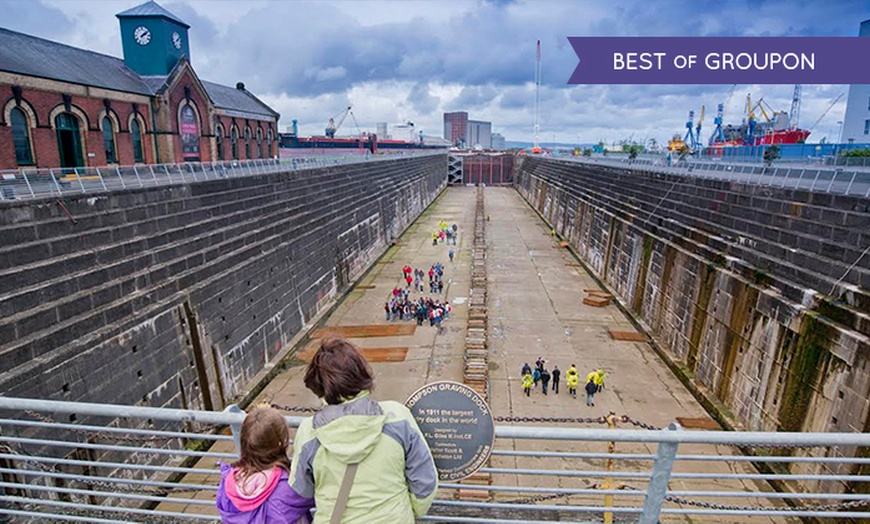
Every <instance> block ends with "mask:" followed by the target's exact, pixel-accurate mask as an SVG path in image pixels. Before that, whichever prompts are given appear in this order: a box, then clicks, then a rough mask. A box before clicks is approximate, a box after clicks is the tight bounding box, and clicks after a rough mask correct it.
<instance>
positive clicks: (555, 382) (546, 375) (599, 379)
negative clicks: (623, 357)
mask: <svg viewBox="0 0 870 524" xmlns="http://www.w3.org/2000/svg"><path fill="white" fill-rule="evenodd" d="M521 375H522V377H523V392H524V393H525V394H526V396H527V397H528V396H531V393H532V388H533V387H537V386H538V383H539V382H540V383H541V391H542V392H543V393H544V395H546V394H547V391H548V390H549V389H551V388H550V381H551V380H552V391H553V392H554V393H556V394H557V395H558V394H559V379H560V378H561V376H562V371H561V370H559V366H553V371H552V372H550V371H548V370H547V367H546V361H545V360H544V359H543V358H542V357H538V360H536V361H535V367H534V369H532V367H531V366H529V363H528V362H526V363H524V364H523V368H522V370H521ZM605 375H606V373H605V372H604V370H602V369H601V368H598V369H593V370H592V371H590V372H589V374H587V375H586V386H585V389H586V405H587V406H594V405H595V394H596V393H598V392H599V391H601V390H602V389H604V377H605ZM565 382H566V384H567V385H568V394H569V395H571V397H572V398H577V386H578V385H579V384H580V372H579V371H577V366H576V365H574V364H573V363H572V364H571V367H569V368H568V370H567V371H566V372H565Z"/></svg>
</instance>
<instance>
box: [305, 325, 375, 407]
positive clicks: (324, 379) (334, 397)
mask: <svg viewBox="0 0 870 524" xmlns="http://www.w3.org/2000/svg"><path fill="white" fill-rule="evenodd" d="M305 387H307V388H308V389H310V390H311V391H312V392H313V393H314V394H315V395H317V396H318V397H320V398H322V399H324V400H326V403H327V404H341V403H342V402H343V401H345V400H347V399H349V398H352V397H354V396H356V395H358V394H359V393H360V392H361V391H364V390H371V389H373V388H374V379H373V376H372V368H371V367H369V363H368V362H366V359H365V358H364V357H363V356H362V354H361V353H360V352H359V349H357V348H356V346H354V345H353V344H351V343H350V342H348V341H347V340H345V339H343V338H327V339H324V340H323V341H322V342H321V343H320V349H318V350H317V353H315V354H314V358H312V359H311V363H310V364H308V369H306V370H305Z"/></svg>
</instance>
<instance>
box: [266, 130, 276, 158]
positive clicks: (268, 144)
mask: <svg viewBox="0 0 870 524" xmlns="http://www.w3.org/2000/svg"><path fill="white" fill-rule="evenodd" d="M266 149H267V150H268V151H269V158H272V155H274V153H273V152H272V128H271V127H270V128H269V134H267V135H266Z"/></svg>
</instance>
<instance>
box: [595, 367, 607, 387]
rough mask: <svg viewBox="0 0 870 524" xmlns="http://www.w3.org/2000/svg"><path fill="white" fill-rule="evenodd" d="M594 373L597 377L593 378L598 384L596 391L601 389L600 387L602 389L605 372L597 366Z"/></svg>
mask: <svg viewBox="0 0 870 524" xmlns="http://www.w3.org/2000/svg"><path fill="white" fill-rule="evenodd" d="M595 374H596V375H597V378H596V379H595V385H596V386H598V391H601V390H602V389H604V376H605V375H606V373H605V372H604V370H602V369H601V368H598V369H597V370H596V371H595Z"/></svg>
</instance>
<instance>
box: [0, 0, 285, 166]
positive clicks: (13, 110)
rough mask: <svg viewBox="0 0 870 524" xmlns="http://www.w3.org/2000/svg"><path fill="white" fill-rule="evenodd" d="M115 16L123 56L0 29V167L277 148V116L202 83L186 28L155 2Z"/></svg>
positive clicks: (190, 157) (240, 93)
mask: <svg viewBox="0 0 870 524" xmlns="http://www.w3.org/2000/svg"><path fill="white" fill-rule="evenodd" d="M117 17H118V19H119V21H120V26H121V41H122V43H123V50H124V59H123V60H122V59H119V58H116V57H113V56H108V55H103V54H100V53H95V52H92V51H87V50H84V49H78V48H75V47H70V46H67V45H63V44H59V43H56V42H51V41H48V40H44V39H41V38H36V37H33V36H30V35H25V34H22V33H17V32H14V31H10V30H7V29H3V28H0V169H16V168H26V167H77V166H105V165H111V164H119V165H130V164H134V163H173V162H184V161H204V162H207V161H214V160H230V159H249V158H270V157H274V156H276V155H277V154H278V140H277V132H278V117H279V115H278V113H276V112H275V111H274V110H272V109H271V108H270V107H269V106H267V105H266V104H264V103H263V102H261V101H260V100H258V99H257V98H256V97H255V96H254V95H253V94H251V93H250V92H248V91H247V90H245V86H244V84H243V83H241V82H240V83H238V84H237V85H236V86H235V87H229V86H223V85H220V84H215V83H212V82H206V81H203V80H200V78H199V77H198V76H197V75H196V72H195V71H194V70H193V67H192V66H191V63H190V58H189V57H190V48H189V47H188V40H187V30H188V29H189V26H188V25H187V24H185V23H184V22H183V21H181V20H179V19H178V18H177V17H175V16H174V15H173V14H172V13H170V12H169V11H166V10H165V9H163V8H162V7H161V6H159V5H158V4H157V3H155V2H153V1H149V2H147V3H145V4H142V5H140V6H137V7H134V8H132V9H129V10H127V11H124V12H122V13H119V14H118V15H117Z"/></svg>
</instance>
